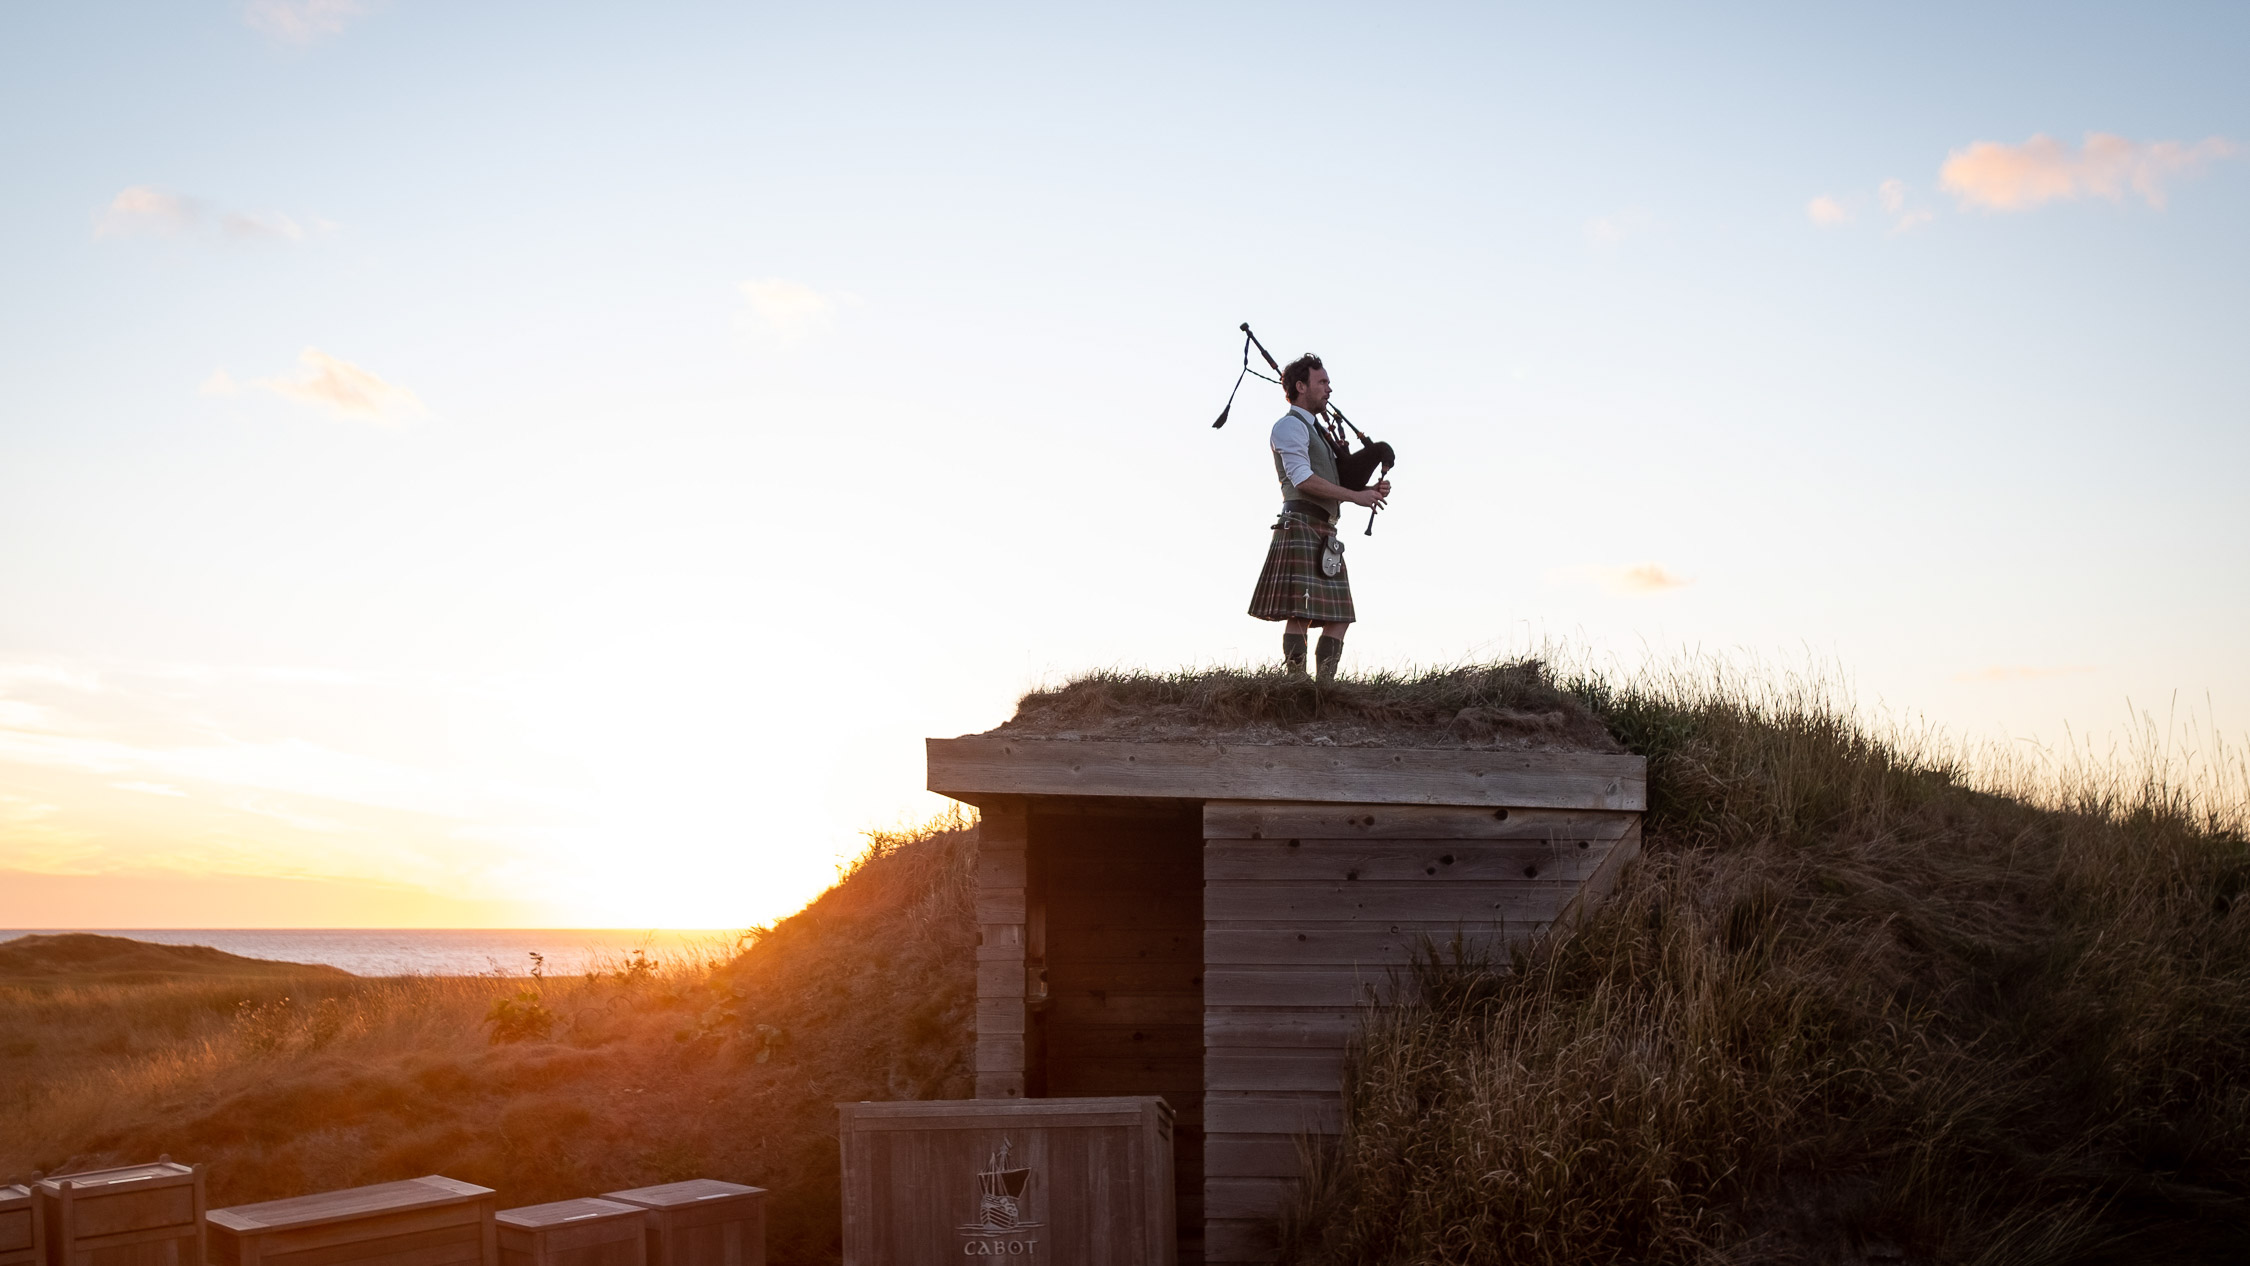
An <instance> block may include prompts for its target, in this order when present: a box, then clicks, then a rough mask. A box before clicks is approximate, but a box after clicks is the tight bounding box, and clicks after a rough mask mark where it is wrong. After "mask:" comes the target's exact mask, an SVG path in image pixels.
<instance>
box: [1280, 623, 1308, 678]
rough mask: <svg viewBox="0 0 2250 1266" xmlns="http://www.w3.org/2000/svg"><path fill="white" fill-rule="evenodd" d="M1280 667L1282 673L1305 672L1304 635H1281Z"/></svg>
mask: <svg viewBox="0 0 2250 1266" xmlns="http://www.w3.org/2000/svg"><path fill="white" fill-rule="evenodd" d="M1281 667H1282V669H1283V670H1284V671H1287V672H1292V673H1302V672H1304V671H1305V635H1304V634H1302V633H1284V634H1282V635H1281Z"/></svg>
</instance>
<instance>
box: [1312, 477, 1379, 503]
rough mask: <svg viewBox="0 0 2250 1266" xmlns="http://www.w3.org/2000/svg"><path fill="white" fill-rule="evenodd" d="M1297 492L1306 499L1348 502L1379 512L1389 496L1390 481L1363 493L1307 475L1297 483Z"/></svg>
mask: <svg viewBox="0 0 2250 1266" xmlns="http://www.w3.org/2000/svg"><path fill="white" fill-rule="evenodd" d="M1297 491H1299V492H1301V493H1304V494H1305V495H1306V496H1308V497H1319V498H1320V499H1321V500H1323V501H1349V502H1351V503H1352V504H1353V505H1355V506H1366V507H1367V508H1369V509H1371V510H1380V509H1382V508H1383V502H1384V500H1385V499H1386V498H1388V497H1389V496H1390V495H1391V481H1390V480H1388V479H1385V480H1383V481H1382V482H1380V483H1378V484H1376V485H1375V486H1374V487H1372V488H1369V489H1368V490H1367V491H1365V492H1353V491H1352V490H1351V489H1349V488H1346V487H1345V486H1344V485H1342V484H1334V483H1330V482H1328V481H1327V480H1325V479H1322V478H1321V477H1320V476H1318V475H1307V476H1305V477H1304V478H1303V479H1301V480H1299V481H1298V483H1297Z"/></svg>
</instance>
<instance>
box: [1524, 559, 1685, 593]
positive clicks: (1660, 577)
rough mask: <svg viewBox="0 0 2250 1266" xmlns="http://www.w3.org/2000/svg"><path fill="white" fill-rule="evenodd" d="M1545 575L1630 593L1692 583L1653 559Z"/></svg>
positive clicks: (1674, 587)
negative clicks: (1629, 564) (1628, 564)
mask: <svg viewBox="0 0 2250 1266" xmlns="http://www.w3.org/2000/svg"><path fill="white" fill-rule="evenodd" d="M1548 578H1549V579H1550V580H1561V581H1568V582H1573V583H1577V584H1589V583H1590V584H1595V585H1599V586H1601V587H1602V588H1603V589H1606V590H1608V591H1609V592H1611V593H1614V594H1623V595H1626V596H1631V597H1638V596H1642V595H1646V594H1654V593H1665V592H1668V591H1670V590H1674V589H1685V588H1687V587H1688V586H1689V585H1692V584H1694V583H1695V581H1694V579H1693V578H1691V577H1687V576H1682V575H1680V574H1679V573H1678V572H1675V571H1673V570H1671V569H1670V568H1668V567H1663V566H1660V565H1658V564H1656V563H1635V564H1633V565H1631V566H1629V567H1599V566H1591V567H1568V568H1564V569H1562V570H1560V571H1555V572H1549V573H1548Z"/></svg>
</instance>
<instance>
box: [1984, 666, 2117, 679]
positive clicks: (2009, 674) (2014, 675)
mask: <svg viewBox="0 0 2250 1266" xmlns="http://www.w3.org/2000/svg"><path fill="white" fill-rule="evenodd" d="M2093 671H2095V668H2094V665H2092V664H2057V665H2052V666H2039V665H2031V664H1993V665H1990V666H1988V667H1984V668H1979V669H1977V670H1976V671H1974V672H1966V673H1958V674H1956V675H1955V676H1954V678H1953V680H1955V681H2044V680H2046V679H2047V678H2049V677H2076V676H2078V675H2080V674H2082V673H2090V672H2093Z"/></svg>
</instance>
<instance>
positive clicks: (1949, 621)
mask: <svg viewBox="0 0 2250 1266" xmlns="http://www.w3.org/2000/svg"><path fill="white" fill-rule="evenodd" d="M2246 55H2250V10H2246V9H2244V8H2243V7H2242V6H2239V5H2220V4H2212V5H2167V4H2134V5H2123V4H2111V5H2091V6H2089V5H2068V4H2038V5H2029V4H2026V5H1979V6H1961V5H1917V4H1885V5H1879V6H1878V5H1867V6H1852V7H1847V6H1827V5H1821V6H1808V5H1785V4H1771V5H1698V6H1674V5H1655V4H1645V5H1644V4H1631V5H1621V4H1585V5H1570V6H1556V5H1538V6H1533V5H1520V6H1519V5H1476V6H1444V5H1381V6H1374V5H1367V6H1341V7H1329V6H1319V5H1304V4H1297V5H1288V6H1269V5H1252V4H1242V5H1230V6H1211V5H1203V6H1161V5H1135V6H1056V5H1043V6H1022V7H1007V6H994V5H976V6H926V5H913V6H904V5H901V6H886V5H849V4H836V5H820V6H810V5H799V6H787V7H766V6H757V5H723V6H722V5H712V6H690V5H641V6H593V5H575V4H563V5H556V4H540V5H531V4H504V3H491V4H478V5H440V4H432V3H422V2H417V0H388V2H384V0H365V2H354V0H250V2H249V3H167V4H147V5H113V4H80V5H47V4H30V3H19V4H11V5H6V6H0V182H4V186H0V187H4V189H5V193H6V196H5V197H4V198H0V926H9V927H66V926H76V927H165V926H173V927H225V926H239V927H259V926H281V927H290V926H478V925H493V926H510V925H525V926H550V927H551V926H599V927H636V926H644V927H658V926H675V927H741V926H748V925H751V924H755V923H760V922H763V921H766V920H770V919H772V918H775V917H777V916H779V915H782V914H785V913H787V912H788V911H789V910H791V909H794V908H795V907H797V906H799V905H801V904H802V903H803V902H804V901H805V900H806V899H808V898H809V897H810V896H811V895H813V894H814V893H816V892H817V891H818V890H819V889H820V888H821V887H822V886H824V885H825V884H827V883H829V882H832V881H833V879H834V877H835V875H836V873H837V866H838V864H839V862H840V860H841V859H843V858H845V857H848V856H849V855H850V854H851V853H853V852H854V851H856V849H857V848H858V847H859V846H860V844H861V842H862V833H863V832H865V831H868V830H881V829H891V828H896V827H899V826H902V825H906V824H910V823H913V822H916V821H920V820H923V819H925V818H927V817H929V816H930V815H932V814H934V813H938V812H941V811H943V810H944V808H945V804H946V802H944V801H942V800H941V799H940V798H938V797H935V796H933V795H931V794H929V793H928V792H926V791H924V790H922V775H923V770H922V747H921V739H922V738H924V737H925V736H931V735H938V736H945V735H954V734H961V733H968V732H975V731H978V730H982V729H986V728H988V727H990V726H992V725H994V724H997V723H998V722H1000V721H1001V720H1003V719H1004V718H1005V717H1006V716H1007V715H1008V713H1009V712H1010V710H1011V709H1012V707H1013V704H1014V701H1015V699H1016V698H1017V696H1018V695H1020V694H1021V693H1022V692H1023V691H1024V690H1026V689H1031V688H1035V687H1037V686H1040V685H1042V684H1048V683H1053V682H1057V681H1060V680H1062V679H1064V678H1066V677H1067V676H1068V675H1069V674H1071V673H1073V672H1075V671H1079V670H1083V669H1086V668H1092V667H1125V668H1129V667H1149V668H1159V669H1166V668H1174V667H1182V666H1197V665H1208V664H1263V663H1267V662H1269V661H1272V660H1273V659H1275V658H1277V656H1278V649H1279V648H1278V646H1277V644H1276V643H1277V641H1278V637H1277V633H1278V630H1277V629H1276V628H1275V627H1274V626H1272V625H1268V624H1264V623H1261V622H1259V621H1256V620H1252V619H1250V618H1248V617H1247V616H1245V615H1244V614H1242V612H1243V610H1244V607H1245V604H1246V603H1247V601H1248V598H1249V593H1250V588H1251V583H1252V581H1253V580H1254V579H1255V577H1256V574H1257V570H1258V565H1259V562H1260V560H1261V558H1262V557H1263V553H1264V549H1265V545H1266V537H1267V532H1266V528H1267V525H1268V523H1269V522H1270V521H1271V519H1270V516H1271V512H1272V510H1273V508H1274V504H1275V503H1276V501H1277V500H1278V494H1277V491H1276V489H1275V487H1274V484H1273V478H1272V473H1271V465H1270V461H1269V458H1268V456H1267V454H1266V451H1265V447H1264V439H1265V430H1266V426H1267V425H1268V424H1269V423H1270V421H1271V420H1272V418H1273V417H1275V416H1278V415H1279V413H1280V412H1281V410H1282V407H1283V406H1282V402H1281V400H1280V399H1279V396H1278V392H1277V391H1276V389H1275V388H1273V387H1271V386H1269V385H1267V384H1264V383H1260V382H1259V381H1257V380H1256V379H1252V380H1250V381H1248V382H1247V383H1245V384H1244V387H1243V398H1242V399H1241V400H1240V401H1238V402H1237V403H1236V405H1235V406H1234V411H1233V419H1234V420H1233V421H1232V423H1231V424H1230V425H1229V426H1227V427H1226V428H1225V429H1223V430H1213V429H1212V428H1211V425H1210V421H1211V418H1212V417H1213V416H1215V415H1216V414H1217V412H1218V410H1219V407H1220V405H1221V404H1222V403H1223V402H1224V401H1225V399H1226V392H1227V390H1228V388H1229V386H1230V385H1231V384H1232V382H1233V380H1234V378H1235V376H1236V373H1237V371H1238V369H1239V367H1240V353H1241V344H1240V336H1239V335H1238V334H1237V333H1236V327H1237V325H1238V324H1239V323H1241V322H1243V321H1249V322H1251V323H1252V324H1253V325H1254V326H1255V327H1256V328H1257V330H1258V331H1259V333H1260V335H1261V336H1262V337H1263V338H1264V339H1265V341H1266V343H1267V345H1268V346H1270V347H1271V348H1272V349H1273V351H1274V352H1275V353H1276V354H1277V355H1280V356H1282V357H1283V358H1284V359H1286V358H1288V357H1290V356H1292V355H1294V354H1296V353H1298V352H1301V351H1306V350H1311V351H1316V352H1318V353H1319V354H1321V355H1322V356H1323V357H1324V358H1325V360H1326V362H1327V365H1328V367H1329V369H1330V372H1331V374H1332V377H1333V379H1334V383H1335V388H1336V401H1337V403H1338V404H1339V405H1340V406H1342V407H1343V408H1345V409H1346V410H1348V411H1349V412H1350V414H1351V415H1352V417H1353V418H1354V420H1356V421H1358V422H1359V423H1360V424H1361V425H1362V426H1363V427H1365V428H1367V430H1368V431H1369V432H1370V433H1372V434H1374V435H1375V436H1377V437H1378V438H1381V439H1384V440H1386V441H1389V442H1390V443H1392V444H1393V445H1394V446H1396V448H1397V449H1398V451H1399V455H1400V462H1399V466H1398V469H1397V471H1396V472H1395V474H1394V485H1395V490H1394V493H1393V499H1392V506H1391V509H1390V510H1389V511H1387V512H1386V513H1385V514H1384V515H1383V517H1382V519H1381V521H1380V523H1381V526H1380V529H1379V530H1378V531H1377V532H1376V533H1375V534H1374V535H1373V536H1371V537H1366V536H1361V535H1359V534H1358V532H1357V528H1358V527H1359V522H1358V520H1357V518H1356V512H1354V515H1355V517H1354V518H1352V519H1350V520H1349V521H1347V525H1346V528H1347V531H1348V532H1350V533H1351V535H1350V536H1349V538H1348V539H1349V541H1350V547H1351V550H1352V553H1351V559H1352V569H1353V570H1352V575H1353V581H1354V589H1355V595H1356V597H1357V600H1358V606H1359V611H1360V614H1361V621H1360V623H1359V624H1358V625H1356V626H1355V627H1354V629H1353V631H1352V634H1351V637H1350V639H1349V650H1348V651H1347V654H1346V660H1345V667H1346V670H1347V671H1369V670H1375V669H1407V668H1413V667H1417V666H1432V665H1443V664H1451V663H1457V662H1461V661H1464V660H1467V659H1475V658H1490V657H1494V656H1500V655H1507V654H1515V653H1522V652H1526V651H1532V650H1538V649H1540V648H1542V647H1561V648H1564V650H1565V651H1566V652H1567V653H1568V654H1569V655H1572V656H1575V657H1577V658H1578V659H1579V660H1580V661H1582V662H1586V663H1591V664H1595V665H1599V666H1608V667H1611V668H1613V669H1614V670H1616V671H1620V672H1630V671H1633V670H1634V669H1635V668H1636V667H1637V666H1639V665H1642V664H1645V663H1649V662H1657V663H1669V662H1677V661H1679V660H1680V659H1682V658H1683V657H1684V658H1688V659H1691V660H1700V661H1702V662H1717V661H1724V662H1732V663H1738V664H1748V665H1753V666H1764V668H1763V669H1762V670H1764V671H1812V672H1816V673H1823V674H1827V675H1829V676H1830V678H1831V679H1832V680H1834V681H1836V682H1837V683H1838V684H1839V685H1840V686H1841V687H1842V688H1843V689H1844V690H1845V691H1846V692H1847V693H1848V694H1849V695H1850V696H1851V697H1852V698H1854V699H1856V700H1857V701H1858V702H1859V704H1860V705H1861V706H1862V707H1864V708H1866V709H1868V710H1869V712H1870V714H1871V715H1877V716H1881V717H1886V718H1892V719H1894V720H1898V721H1900V722H1901V723H1912V724H1920V725H1927V726H1931V727H1935V728H1936V729H1938V730H1939V731H1942V732H1943V733H1944V734H1946V735H1948V736H1953V737H1955V738H1958V739H1959V740H1961V741H1964V742H1970V741H1974V742H1980V743H1986V742H1988V743H1996V744H2000V745H2002V746H2007V745H2016V746H2017V747H2019V748H2020V749H2021V750H2024V751H2029V752H2034V753H2037V752H2054V751H2057V750H2062V749H2065V748H2068V747H2070V745H2072V744H2091V745H2094V746H2095V747H2097V748H2099V747H2101V746H2102V745H2103V744H2105V743H2113V742H2116V741H2120V740H2118V739H2117V737H2116V736H2119V735H2127V736H2129V735H2130V734H2131V733H2132V730H2133V727H2134V725H2135V724H2136V718H2139V717H2153V718H2155V719H2156V720H2158V721H2159V722H2162V723H2164V724H2167V725H2169V724H2171V723H2172V721H2173V719H2175V718H2179V717H2187V718H2189V719H2190V720H2192V722H2193V725H2195V726H2200V727H2201V728H2202V730H2203V731H2204V732H2207V733H2217V734H2222V735H2239V734H2240V733H2242V732H2243V730H2244V727H2245V725H2246V724H2250V722H2246V717H2250V667H2246V666H2245V659H2246V657H2245V656H2244V655H2242V654H2241V651H2240V646H2241V642H2242V638H2241V635H2240V630H2242V629H2243V628H2244V626H2245V623H2246V617H2250V551H2246V550H2245V548H2244V546H2245V541H2246V539H2250V499H2246V497H2245V492H2244V475H2243V472H2244V471H2245V470H2246V469H2250V426H2246V423H2250V357H2246V356H2244V355H2243V353H2242V349H2243V348H2244V347H2245V346H2250V302H2246V299H2250V236H2246V229H2250V75H2246V74H2244V73H2243V67H2244V65H2245V58H2246Z"/></svg>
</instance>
